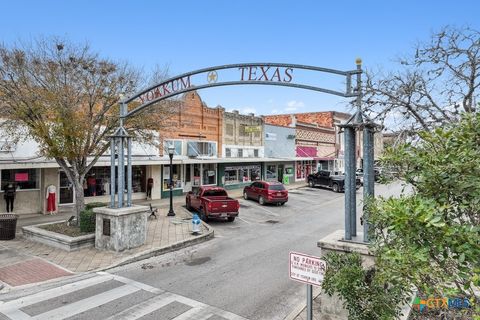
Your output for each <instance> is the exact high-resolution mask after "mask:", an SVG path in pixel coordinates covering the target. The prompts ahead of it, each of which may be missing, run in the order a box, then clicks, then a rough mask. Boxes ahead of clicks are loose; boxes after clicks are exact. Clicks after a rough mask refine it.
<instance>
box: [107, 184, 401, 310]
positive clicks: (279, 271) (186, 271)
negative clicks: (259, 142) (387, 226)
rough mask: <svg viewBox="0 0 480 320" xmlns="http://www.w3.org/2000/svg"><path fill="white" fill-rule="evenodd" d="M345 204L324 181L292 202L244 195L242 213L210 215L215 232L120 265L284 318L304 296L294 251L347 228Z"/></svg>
mask: <svg viewBox="0 0 480 320" xmlns="http://www.w3.org/2000/svg"><path fill="white" fill-rule="evenodd" d="M399 190H400V186H399V185H395V186H391V187H388V188H387V187H385V186H380V185H379V186H378V187H377V193H378V194H396V193H398V192H399ZM361 192H362V189H361V190H360V191H359V192H358V193H357V194H358V196H361ZM343 208H344V194H336V193H333V192H332V191H330V190H325V189H317V188H315V189H311V188H301V189H298V190H292V191H290V201H289V202H288V203H287V204H286V205H285V206H263V207H262V206H259V205H258V204H257V203H255V202H253V201H244V200H241V211H240V212H241V213H240V219H237V220H236V221H235V222H234V223H227V222H211V223H210V224H211V225H212V226H213V227H214V228H215V239H213V240H211V241H209V242H207V243H204V244H202V245H199V246H197V247H193V248H189V249H186V250H182V251H179V252H176V253H173V254H170V255H167V256H164V257H160V258H156V259H152V260H150V261H149V262H148V263H149V264H148V265H145V262H144V263H143V268H142V263H139V264H136V265H130V266H127V267H126V268H120V269H117V270H116V271H114V272H116V273H118V274H120V275H123V276H126V277H128V278H132V279H135V280H137V281H140V282H144V283H148V284H150V285H152V286H154V287H158V288H162V289H164V290H168V291H170V292H174V293H176V294H179V295H182V296H186V297H189V298H191V299H194V300H198V301H201V302H203V303H205V304H208V305H213V306H216V307H218V308H220V309H223V310H228V311H230V312H232V313H234V314H238V315H241V316H243V317H245V318H248V319H283V318H284V317H285V316H286V315H288V314H289V313H290V312H291V310H292V309H293V308H294V307H295V306H297V305H298V304H299V303H301V302H303V301H304V300H305V286H304V285H302V284H300V283H297V282H294V281H292V280H289V278H288V253H289V252H290V251H299V252H303V253H307V254H312V255H318V254H319V249H318V248H317V246H316V242H317V240H319V239H320V238H322V237H324V236H326V235H327V234H329V233H331V232H332V231H335V230H338V229H342V228H343V221H344V218H343V216H344V209H343ZM358 226H359V228H360V224H359V223H358Z"/></svg>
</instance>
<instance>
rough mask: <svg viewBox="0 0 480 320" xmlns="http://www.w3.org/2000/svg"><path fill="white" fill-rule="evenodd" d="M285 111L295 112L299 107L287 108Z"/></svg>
mask: <svg viewBox="0 0 480 320" xmlns="http://www.w3.org/2000/svg"><path fill="white" fill-rule="evenodd" d="M283 110H285V111H287V112H290V111H295V110H297V107H286V108H285V109H283Z"/></svg>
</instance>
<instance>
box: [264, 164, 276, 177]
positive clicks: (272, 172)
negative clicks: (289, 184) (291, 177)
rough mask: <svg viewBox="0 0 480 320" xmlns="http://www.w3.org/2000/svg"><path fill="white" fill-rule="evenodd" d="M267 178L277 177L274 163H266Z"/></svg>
mask: <svg viewBox="0 0 480 320" xmlns="http://www.w3.org/2000/svg"><path fill="white" fill-rule="evenodd" d="M266 178H267V180H276V179H277V166H276V165H274V164H269V165H267V172H266Z"/></svg>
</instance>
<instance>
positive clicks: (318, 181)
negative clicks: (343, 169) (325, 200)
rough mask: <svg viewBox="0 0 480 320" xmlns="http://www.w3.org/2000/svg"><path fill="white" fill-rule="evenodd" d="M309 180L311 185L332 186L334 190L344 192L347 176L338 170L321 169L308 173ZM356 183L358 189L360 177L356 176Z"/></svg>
mask: <svg viewBox="0 0 480 320" xmlns="http://www.w3.org/2000/svg"><path fill="white" fill-rule="evenodd" d="M307 182H308V185H309V186H310V187H315V186H322V187H327V188H330V189H332V190H333V191H334V192H342V191H344V186H345V176H344V175H342V174H338V173H337V172H332V171H327V170H320V171H318V172H317V173H312V174H310V175H308V178H307ZM355 183H356V189H357V190H358V189H359V188H360V186H361V181H360V179H359V178H356V182H355Z"/></svg>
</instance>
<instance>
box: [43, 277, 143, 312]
mask: <svg viewBox="0 0 480 320" xmlns="http://www.w3.org/2000/svg"><path fill="white" fill-rule="evenodd" d="M139 290H140V289H139V288H136V287H133V286H130V285H124V286H121V287H117V288H115V289H112V290H109V291H106V292H102V293H100V294H97V295H94V296H91V297H88V298H86V299H83V300H80V301H76V302H73V303H70V304H68V305H65V306H63V307H60V308H57V309H53V310H50V311H48V312H45V313H42V314H39V315H37V316H36V317H35V319H38V320H57V319H58V320H61V319H65V318H67V317H70V316H73V315H76V314H79V313H82V312H84V311H87V310H90V309H93V308H95V307H98V306H101V305H103V304H105V303H108V302H110V301H113V300H115V299H118V298H121V297H123V296H126V295H129V294H131V293H134V292H137V291H139Z"/></svg>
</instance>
